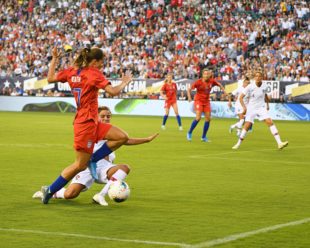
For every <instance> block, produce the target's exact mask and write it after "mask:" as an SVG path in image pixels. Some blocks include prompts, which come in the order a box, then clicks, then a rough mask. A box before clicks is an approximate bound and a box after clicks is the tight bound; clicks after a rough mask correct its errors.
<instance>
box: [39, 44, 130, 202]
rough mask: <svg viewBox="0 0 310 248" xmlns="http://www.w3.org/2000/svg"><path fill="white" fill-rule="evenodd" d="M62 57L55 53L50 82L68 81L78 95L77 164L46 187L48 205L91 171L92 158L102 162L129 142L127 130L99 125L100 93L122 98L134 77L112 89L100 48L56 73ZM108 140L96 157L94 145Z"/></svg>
mask: <svg viewBox="0 0 310 248" xmlns="http://www.w3.org/2000/svg"><path fill="white" fill-rule="evenodd" d="M59 56H60V54H59V53H58V50H57V48H54V49H53V51H52V61H51V64H50V67H49V71H48V76H47V81H48V82H49V83H53V82H63V83H64V82H68V83H69V85H70V87H71V90H72V92H73V94H74V98H75V101H76V106H77V113H76V115H75V119H74V148H75V153H76V158H75V162H74V163H73V164H71V165H70V166H68V167H67V168H65V169H64V170H63V171H62V173H61V175H60V176H59V177H58V178H57V179H56V180H55V181H54V182H53V183H52V184H51V185H50V186H43V187H42V189H41V190H42V193H43V198H42V202H43V203H44V204H47V203H48V201H49V199H50V198H51V197H52V196H53V194H54V193H55V192H57V191H58V190H60V189H61V188H63V187H64V186H65V185H66V184H67V183H68V181H70V180H71V179H72V178H73V177H74V176H75V175H76V174H78V173H79V172H80V171H83V170H85V169H86V168H87V166H88V164H89V161H90V159H91V158H92V160H94V161H95V162H96V160H97V161H98V160H99V159H100V158H102V157H105V156H107V155H109V154H110V153H111V152H112V151H114V150H116V149H117V148H119V147H120V146H122V145H123V144H125V143H126V142H127V141H128V135H127V133H125V132H124V131H123V130H121V129H119V128H117V127H114V126H112V125H111V124H106V123H102V122H99V121H98V120H99V117H98V90H99V89H104V90H105V91H106V92H108V93H109V94H110V95H112V96H114V95H118V94H119V93H120V92H121V91H122V90H123V89H124V87H125V86H126V85H127V84H128V83H129V82H130V81H131V79H132V76H131V74H126V75H125V76H123V78H122V83H121V84H120V85H118V86H115V87H112V86H111V84H110V82H109V81H108V80H107V79H106V78H105V77H104V75H103V74H102V73H101V72H100V69H102V67H103V60H104V55H103V52H102V50H101V49H100V48H91V49H89V48H84V49H83V50H82V51H81V52H80V53H79V55H78V56H77V58H76V59H75V61H74V65H73V66H72V67H69V68H67V69H64V70H61V71H60V72H58V73H57V74H56V72H55V69H56V64H57V60H58V58H59ZM103 139H106V140H108V141H107V142H106V143H105V144H104V145H103V148H102V149H101V151H100V154H97V157H96V154H94V155H95V156H94V155H93V157H92V152H93V148H94V144H95V143H96V142H97V141H99V140H103Z"/></svg>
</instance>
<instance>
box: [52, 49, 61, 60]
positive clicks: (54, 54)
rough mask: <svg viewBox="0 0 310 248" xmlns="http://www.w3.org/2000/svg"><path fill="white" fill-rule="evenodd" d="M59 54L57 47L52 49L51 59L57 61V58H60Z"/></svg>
mask: <svg viewBox="0 0 310 248" xmlns="http://www.w3.org/2000/svg"><path fill="white" fill-rule="evenodd" d="M60 55H61V54H60V52H59V51H58V49H57V47H54V48H53V50H52V57H53V58H54V59H57V58H59V57H60Z"/></svg>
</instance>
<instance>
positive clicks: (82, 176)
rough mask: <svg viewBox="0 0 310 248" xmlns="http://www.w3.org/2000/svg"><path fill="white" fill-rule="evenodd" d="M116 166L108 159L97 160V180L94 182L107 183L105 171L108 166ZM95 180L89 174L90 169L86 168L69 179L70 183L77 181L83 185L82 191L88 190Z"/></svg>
mask: <svg viewBox="0 0 310 248" xmlns="http://www.w3.org/2000/svg"><path fill="white" fill-rule="evenodd" d="M114 166H116V165H115V164H112V163H110V162H109V161H107V160H105V159H101V160H100V161H98V162H97V174H98V177H99V180H98V181H96V183H101V184H102V183H107V182H108V175H107V172H108V170H109V169H110V168H112V167H114ZM94 182H95V179H94V178H93V177H92V176H91V173H90V170H89V169H88V168H87V169H86V170H83V171H81V172H80V173H79V174H77V175H76V176H75V177H74V178H73V179H72V181H71V184H73V183H78V184H82V185H84V186H85V189H84V190H83V191H86V190H88V189H89V188H90V187H91V186H92V185H93V183H94Z"/></svg>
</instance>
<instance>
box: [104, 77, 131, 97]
mask: <svg viewBox="0 0 310 248" xmlns="http://www.w3.org/2000/svg"><path fill="white" fill-rule="evenodd" d="M131 80H132V75H131V73H130V72H127V73H126V74H125V75H123V77H122V83H121V84H119V85H117V86H115V87H113V86H111V85H107V86H106V87H105V88H104V90H105V91H106V92H108V93H109V94H110V95H111V96H117V95H119V93H121V91H122V90H123V89H124V88H125V86H126V85H127V84H129V83H130V82H131Z"/></svg>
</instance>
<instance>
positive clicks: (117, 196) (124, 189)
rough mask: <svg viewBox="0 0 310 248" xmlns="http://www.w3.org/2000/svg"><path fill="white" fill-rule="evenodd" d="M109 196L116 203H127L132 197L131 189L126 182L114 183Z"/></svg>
mask: <svg viewBox="0 0 310 248" xmlns="http://www.w3.org/2000/svg"><path fill="white" fill-rule="evenodd" d="M108 195H109V197H110V199H111V200H113V201H115V202H123V201H126V200H127V198H128V197H129V195H130V188H129V186H128V184H127V183H126V182H124V181H119V180H117V181H114V182H112V183H111V185H110V188H109V191H108Z"/></svg>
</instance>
